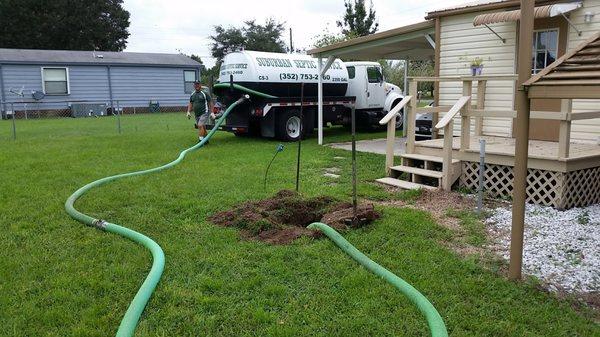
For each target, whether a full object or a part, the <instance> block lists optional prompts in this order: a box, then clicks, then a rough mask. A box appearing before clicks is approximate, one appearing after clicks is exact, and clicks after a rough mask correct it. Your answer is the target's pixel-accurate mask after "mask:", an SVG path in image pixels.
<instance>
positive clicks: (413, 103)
mask: <svg viewBox="0 0 600 337" xmlns="http://www.w3.org/2000/svg"><path fill="white" fill-rule="evenodd" d="M418 83H419V82H417V81H416V80H414V79H413V80H410V84H409V85H408V92H409V93H410V96H412V99H411V100H410V108H409V109H408V113H407V116H406V153H415V127H416V124H417V122H416V119H417V102H418V100H417V86H418V85H417V84H418Z"/></svg>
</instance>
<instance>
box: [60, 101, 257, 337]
mask: <svg viewBox="0 0 600 337" xmlns="http://www.w3.org/2000/svg"><path fill="white" fill-rule="evenodd" d="M246 99H248V96H245V97H242V98H240V99H238V100H237V101H236V102H234V103H233V104H231V105H230V106H229V107H228V108H227V110H225V112H224V113H223V115H222V116H221V118H219V119H218V120H217V121H216V122H215V125H214V127H213V128H212V130H210V132H209V133H208V135H207V136H206V137H204V139H203V140H202V141H201V142H199V143H198V144H196V145H194V146H192V147H190V148H188V149H185V150H183V151H182V152H181V153H180V154H179V156H178V157H177V159H175V160H173V161H172V162H170V163H168V164H165V165H162V166H159V167H155V168H151V169H148V170H142V171H135V172H129V173H123V174H117V175H114V176H110V177H105V178H102V179H98V180H96V181H94V182H91V183H89V184H87V185H85V186H83V187H81V188H80V189H78V190H77V191H75V193H73V194H72V195H71V196H70V197H69V198H68V199H67V201H66V202H65V210H66V211H67V213H68V214H69V215H70V216H71V217H72V218H73V219H75V220H77V221H79V222H82V223H84V224H86V225H88V226H94V227H97V228H99V229H102V230H104V231H107V232H110V233H114V234H118V235H121V236H123V237H125V238H127V239H129V240H131V241H134V242H137V243H139V244H141V245H142V246H144V247H146V248H147V249H148V250H149V251H150V252H151V253H152V259H153V262H152V267H151V268H150V272H149V273H148V276H146V279H145V280H144V283H142V285H141V286H140V288H139V290H138V292H137V293H136V294H135V297H134V298H133V300H132V301H131V303H130V304H129V307H128V308H127V311H126V312H125V315H124V316H123V318H122V319H121V324H120V325H119V329H118V330H117V334H116V336H118V337H129V336H133V333H134V332H135V328H136V327H137V324H138V322H139V320H140V316H141V315H142V312H143V311H144V308H145V307H146V304H147V303H148V300H150V296H152V293H153V292H154V289H155V288H156V285H157V284H158V281H160V277H161V275H162V273H163V270H164V268H165V254H164V253H163V250H162V248H160V246H159V245H158V244H157V243H156V242H154V241H153V240H152V239H150V238H149V237H147V236H145V235H144V234H141V233H139V232H136V231H134V230H131V229H129V228H126V227H123V226H119V225H116V224H113V223H110V222H106V221H104V220H101V219H95V218H93V217H91V216H89V215H86V214H84V213H82V212H79V211H78V210H76V209H75V207H74V206H73V204H74V203H75V201H77V199H79V198H80V197H81V196H82V195H84V194H85V193H86V192H87V191H89V190H90V189H92V188H94V187H98V186H100V185H103V184H106V183H108V182H111V181H113V180H117V179H122V178H127V177H132V176H138V175H143V174H148V173H153V172H158V171H162V170H164V169H167V168H170V167H173V166H175V165H177V164H179V163H180V162H181V161H182V160H183V158H185V156H186V155H187V154H188V153H189V152H191V151H194V150H197V149H199V148H201V147H202V146H204V144H206V142H207V141H208V140H209V139H210V138H211V137H212V135H213V134H214V133H215V132H216V131H217V130H218V128H219V126H220V125H221V124H222V123H223V121H224V120H225V118H226V117H227V115H228V114H229V112H230V111H231V110H233V108H234V107H236V106H237V105H238V104H240V103H242V102H243V101H244V100H246Z"/></svg>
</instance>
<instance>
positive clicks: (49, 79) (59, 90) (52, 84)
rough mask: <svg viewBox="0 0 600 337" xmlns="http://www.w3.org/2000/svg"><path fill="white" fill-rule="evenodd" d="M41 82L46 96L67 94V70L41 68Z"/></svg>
mask: <svg viewBox="0 0 600 337" xmlns="http://www.w3.org/2000/svg"><path fill="white" fill-rule="evenodd" d="M42 80H43V82H44V93H45V94H46V95H68V94H69V71H68V69H67V68H42Z"/></svg>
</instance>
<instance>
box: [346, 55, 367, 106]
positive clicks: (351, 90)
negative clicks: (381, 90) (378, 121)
mask: <svg viewBox="0 0 600 337" xmlns="http://www.w3.org/2000/svg"><path fill="white" fill-rule="evenodd" d="M346 69H348V90H347V91H346V96H354V97H356V102H355V106H356V109H366V108H367V106H368V105H367V86H366V84H365V83H366V78H367V74H366V73H365V67H364V66H355V65H352V66H348V67H346Z"/></svg>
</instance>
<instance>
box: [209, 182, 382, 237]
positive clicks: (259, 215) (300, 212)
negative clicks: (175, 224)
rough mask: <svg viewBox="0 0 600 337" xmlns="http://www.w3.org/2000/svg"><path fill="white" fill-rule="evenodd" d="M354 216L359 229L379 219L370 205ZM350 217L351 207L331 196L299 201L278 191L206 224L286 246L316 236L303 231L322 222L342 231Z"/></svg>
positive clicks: (359, 207) (218, 216)
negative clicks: (356, 216)
mask: <svg viewBox="0 0 600 337" xmlns="http://www.w3.org/2000/svg"><path fill="white" fill-rule="evenodd" d="M357 215H358V218H360V219H365V220H366V221H364V222H361V226H364V225H365V224H368V223H370V222H372V221H373V220H375V219H378V218H379V213H378V212H377V211H375V209H374V207H373V205H372V204H369V205H360V206H358V208H357ZM351 217H352V204H350V203H344V202H340V201H338V200H335V199H333V198H331V197H327V196H322V197H316V198H302V197H301V196H300V195H299V194H298V193H296V192H294V191H289V190H282V191H279V192H278V193H277V194H275V195H274V196H273V197H271V198H268V199H264V200H259V201H251V202H246V203H243V204H241V205H239V206H236V207H234V208H232V209H230V210H227V211H223V212H219V213H216V214H213V215H212V216H210V217H209V218H208V220H209V221H211V222H213V223H215V224H217V225H220V226H224V227H235V228H239V229H240V230H242V235H243V237H245V238H248V239H256V240H261V241H264V242H268V243H271V244H287V243H290V242H292V241H294V240H295V239H297V238H299V237H301V236H308V237H318V236H320V235H321V233H320V232H318V231H312V230H310V229H307V228H306V226H308V225H310V224H311V223H313V222H324V223H326V224H328V225H329V226H331V227H333V228H335V229H337V230H345V229H347V228H348V226H347V225H346V224H345V220H346V219H348V218H351Z"/></svg>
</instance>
